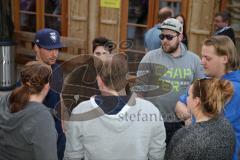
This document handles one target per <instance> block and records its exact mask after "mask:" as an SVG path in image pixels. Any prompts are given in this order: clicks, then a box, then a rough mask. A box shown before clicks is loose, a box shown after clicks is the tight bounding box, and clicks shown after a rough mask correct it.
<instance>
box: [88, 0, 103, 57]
mask: <svg viewBox="0 0 240 160" xmlns="http://www.w3.org/2000/svg"><path fill="white" fill-rule="evenodd" d="M88 6H89V18H88V24H89V27H88V45H87V46H88V52H89V53H92V41H93V39H94V38H95V37H96V36H97V35H98V33H99V18H100V16H101V15H100V10H99V8H100V2H99V0H97V2H96V0H89V5H88Z"/></svg>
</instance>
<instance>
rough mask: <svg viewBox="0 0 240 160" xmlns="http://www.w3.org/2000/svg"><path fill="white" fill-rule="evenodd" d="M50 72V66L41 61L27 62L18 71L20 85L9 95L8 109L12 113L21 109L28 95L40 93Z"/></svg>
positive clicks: (48, 78)
mask: <svg viewBox="0 0 240 160" xmlns="http://www.w3.org/2000/svg"><path fill="white" fill-rule="evenodd" d="M51 74H52V69H51V67H50V66H48V65H46V64H44V63H42V62H39V61H32V62H29V63H27V64H26V65H25V66H24V67H23V68H22V70H21V72H20V78H21V83H22V86H20V87H18V88H16V89H14V90H13V92H12V93H11V95H10V97H9V103H10V111H11V112H12V113H14V112H18V111H20V110H23V109H24V108H25V105H26V104H27V103H28V102H29V98H30V95H32V94H38V93H40V92H41V91H42V89H43V87H44V86H45V85H46V84H47V83H48V82H49V80H50V77H51Z"/></svg>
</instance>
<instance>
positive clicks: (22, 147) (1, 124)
mask: <svg viewBox="0 0 240 160" xmlns="http://www.w3.org/2000/svg"><path fill="white" fill-rule="evenodd" d="M8 98H9V95H6V96H2V97H0V160H30V159H31V160H33V159H34V160H38V159H39V160H56V159H57V132H56V130H55V127H54V120H53V117H52V115H51V114H50V112H49V110H48V109H47V108H46V107H45V106H44V105H43V104H41V103H37V102H29V103H28V104H27V105H26V107H25V109H23V110H21V111H19V112H16V113H10V112H9V103H8Z"/></svg>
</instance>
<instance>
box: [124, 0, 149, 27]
mask: <svg viewBox="0 0 240 160" xmlns="http://www.w3.org/2000/svg"><path fill="white" fill-rule="evenodd" d="M147 15H148V0H129V7H128V22H129V23H137V24H147Z"/></svg>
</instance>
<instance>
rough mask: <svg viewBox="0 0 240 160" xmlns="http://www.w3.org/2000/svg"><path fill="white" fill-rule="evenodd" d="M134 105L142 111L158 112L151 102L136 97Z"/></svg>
mask: <svg viewBox="0 0 240 160" xmlns="http://www.w3.org/2000/svg"><path fill="white" fill-rule="evenodd" d="M136 104H137V105H139V107H140V108H141V109H143V110H146V111H154V112H159V110H158V108H157V107H156V106H155V105H154V104H153V103H152V102H150V101H148V100H145V99H143V98H140V97H137V98H136Z"/></svg>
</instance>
